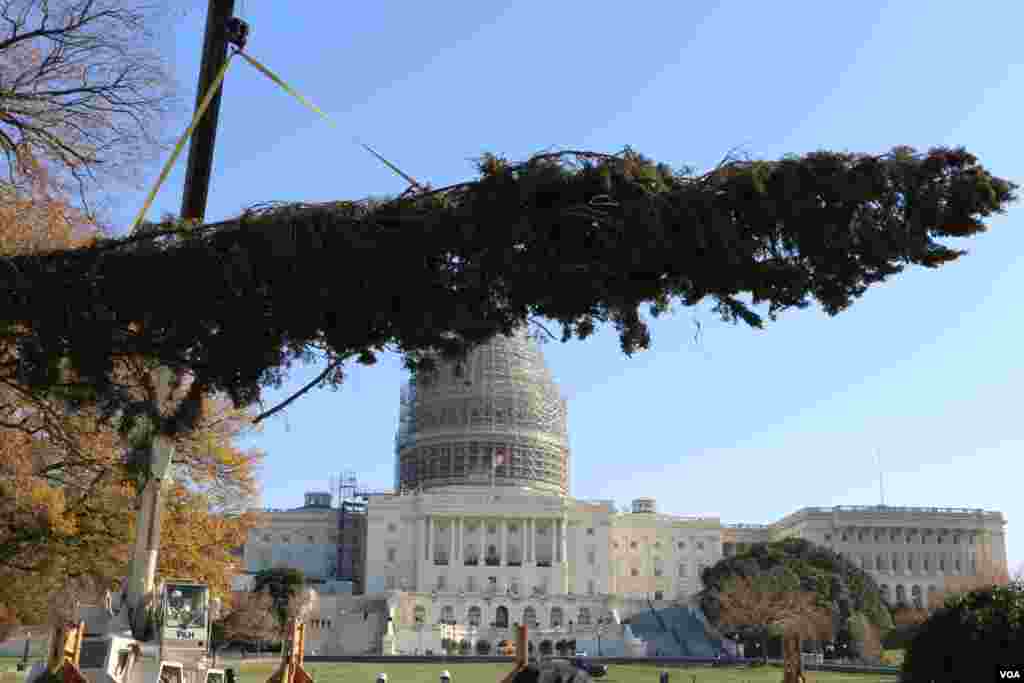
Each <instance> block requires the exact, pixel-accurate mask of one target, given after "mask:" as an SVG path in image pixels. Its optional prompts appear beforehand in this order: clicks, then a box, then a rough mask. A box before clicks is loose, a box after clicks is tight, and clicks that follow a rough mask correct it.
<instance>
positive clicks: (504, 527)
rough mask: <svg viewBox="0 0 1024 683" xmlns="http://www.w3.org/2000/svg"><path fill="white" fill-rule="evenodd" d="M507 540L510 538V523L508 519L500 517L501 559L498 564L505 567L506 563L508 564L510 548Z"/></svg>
mask: <svg viewBox="0 0 1024 683" xmlns="http://www.w3.org/2000/svg"><path fill="white" fill-rule="evenodd" d="M507 540H508V524H507V522H506V520H504V519H499V520H498V557H499V558H500V559H499V561H498V565H499V566H501V567H504V566H505V565H507V564H508V548H507V547H506V546H507Z"/></svg>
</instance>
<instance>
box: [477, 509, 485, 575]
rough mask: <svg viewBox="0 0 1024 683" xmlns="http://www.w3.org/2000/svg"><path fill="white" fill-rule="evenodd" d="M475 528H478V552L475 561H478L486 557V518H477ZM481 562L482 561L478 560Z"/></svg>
mask: <svg viewBox="0 0 1024 683" xmlns="http://www.w3.org/2000/svg"><path fill="white" fill-rule="evenodd" d="M477 529H479V530H480V553H479V558H477V561H478V562H480V561H481V560H483V559H484V558H485V557H487V520H486V519H484V518H483V517H480V518H478V519H477ZM480 563H481V564H483V563H482V562H480Z"/></svg>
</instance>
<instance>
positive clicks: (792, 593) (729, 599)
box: [718, 571, 832, 683]
mask: <svg viewBox="0 0 1024 683" xmlns="http://www.w3.org/2000/svg"><path fill="white" fill-rule="evenodd" d="M718 598H719V601H720V604H721V616H720V617H719V625H720V627H722V626H724V627H726V628H728V629H734V630H748V631H749V630H754V631H757V632H759V633H760V635H761V637H762V640H763V641H764V643H765V645H764V647H765V651H767V637H768V635H769V633H770V632H771V631H773V630H777V631H781V632H782V644H783V658H784V674H783V683H798V682H799V681H803V680H804V677H803V662H802V660H801V659H800V642H801V640H802V639H811V640H820V639H823V638H826V637H828V636H830V635H831V632H832V614H831V611H830V610H829V609H828V608H827V607H824V606H822V605H819V604H818V595H817V594H816V593H814V592H813V591H803V590H800V580H799V578H798V577H796V576H795V575H794V574H792V573H791V572H787V571H779V572H776V573H774V574H763V575H760V576H755V577H746V576H734V577H729V578H728V579H726V580H725V581H724V582H723V585H722V590H721V593H720V594H719V596H718Z"/></svg>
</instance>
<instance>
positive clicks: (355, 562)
mask: <svg viewBox="0 0 1024 683" xmlns="http://www.w3.org/2000/svg"><path fill="white" fill-rule="evenodd" d="M331 484H332V486H334V485H336V487H337V488H336V489H335V490H336V493H337V496H338V510H339V511H338V561H337V578H338V579H339V580H341V581H351V582H352V592H353V593H354V594H356V595H359V594H361V593H362V592H363V590H364V589H365V587H366V507H367V504H368V503H369V501H370V497H372V496H381V495H388V494H391V493H392V492H391V491H370V490H368V489H365V488H363V487H362V486H360V485H359V482H358V480H357V479H356V475H355V473H354V472H352V471H346V472H344V473H342V474H341V476H340V477H338V479H335V478H334V477H331Z"/></svg>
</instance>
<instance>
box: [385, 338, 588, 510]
mask: <svg viewBox="0 0 1024 683" xmlns="http://www.w3.org/2000/svg"><path fill="white" fill-rule="evenodd" d="M399 401H400V407H399V418H398V430H397V432H396V435H395V488H396V490H398V491H400V492H409V491H414V490H419V489H425V488H433V487H438V486H450V485H484V486H503V487H504V486H516V487H525V488H528V489H535V490H539V491H544V492H548V493H555V494H559V495H568V493H569V474H570V471H569V463H570V459H569V444H568V427H567V406H566V402H565V399H564V398H562V396H561V394H560V393H559V391H558V387H557V385H556V384H555V382H554V379H553V378H552V376H551V372H550V370H549V369H548V367H547V364H546V363H545V362H544V356H543V354H542V353H541V350H540V348H539V346H538V342H537V339H535V338H534V336H533V335H530V334H529V333H528V332H527V331H526V330H521V331H519V332H517V333H516V334H514V335H512V336H511V337H503V336H499V337H496V338H495V339H493V340H491V341H490V342H488V343H486V344H483V345H481V346H479V347H478V348H476V349H474V350H473V351H472V352H470V353H469V354H468V355H467V357H466V358H465V359H463V360H461V361H456V362H450V363H439V364H438V366H437V368H436V369H435V370H434V371H432V372H430V373H421V374H420V376H418V377H417V376H413V377H410V379H409V381H408V382H407V383H406V384H405V385H403V386H402V388H401V392H400V397H399Z"/></svg>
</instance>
